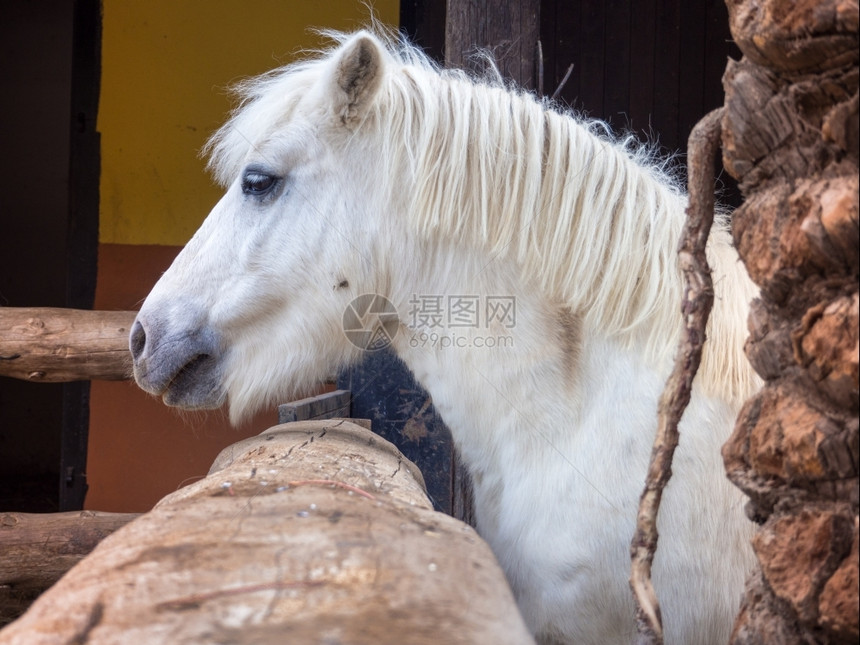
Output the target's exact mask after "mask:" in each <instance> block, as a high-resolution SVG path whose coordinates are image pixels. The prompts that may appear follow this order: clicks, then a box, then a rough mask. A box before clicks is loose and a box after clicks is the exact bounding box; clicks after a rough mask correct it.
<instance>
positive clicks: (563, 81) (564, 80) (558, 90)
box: [549, 63, 573, 101]
mask: <svg viewBox="0 0 860 645" xmlns="http://www.w3.org/2000/svg"><path fill="white" fill-rule="evenodd" d="M571 72H573V63H571V64H570V65H568V66H567V71H566V72H565V73H564V78H562V79H561V83H559V84H558V87H557V88H555V92H553V93H552V96H551V97H549V98H550V100H552V101H555V100H556V99H557V98H558V95H559V94H561V91H562V90H563V89H564V86H565V85H567V81H568V80H570V74H571Z"/></svg>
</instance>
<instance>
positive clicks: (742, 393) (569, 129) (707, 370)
mask: <svg viewBox="0 0 860 645" xmlns="http://www.w3.org/2000/svg"><path fill="white" fill-rule="evenodd" d="M327 34H328V35H329V36H331V37H332V38H333V39H334V40H335V41H336V43H342V42H344V41H346V40H347V39H348V38H350V37H351V36H352V34H340V33H334V32H327ZM380 40H382V41H383V42H384V46H385V48H386V50H387V52H388V60H387V61H386V65H385V75H384V78H383V80H382V85H381V88H380V91H379V93H378V95H377V97H376V99H375V102H374V104H373V106H372V108H371V110H370V112H369V114H368V115H367V117H366V118H365V120H364V122H363V123H362V124H361V126H360V127H359V128H358V129H357V132H356V135H357V136H356V137H354V139H353V141H354V144H355V145H363V146H366V145H371V146H374V147H375V148H376V150H375V154H374V157H375V158H377V159H378V160H379V162H380V163H384V164H387V167H388V169H387V170H385V169H382V170H380V171H379V175H380V177H382V178H387V180H388V181H389V185H387V186H384V187H383V190H385V191H386V192H385V193H384V194H387V195H394V194H397V193H398V192H401V193H402V192H403V191H404V186H410V188H409V189H408V190H410V191H411V195H412V203H411V207H410V208H409V217H410V220H411V223H412V224H413V225H414V229H415V231H416V234H420V235H424V236H428V237H432V238H447V239H449V240H456V241H457V243H458V244H466V245H470V246H472V247H474V248H481V249H483V250H485V251H488V252H489V253H491V254H492V255H493V256H494V257H496V256H497V257H500V258H507V259H511V260H513V261H515V262H516V263H518V265H519V266H520V267H521V269H522V272H523V275H524V276H527V279H528V280H529V281H531V282H532V283H533V284H535V285H536V286H537V288H539V289H541V290H542V291H543V292H544V293H545V294H546V296H547V297H548V298H550V299H552V300H553V301H556V302H559V303H560V304H562V305H564V306H567V307H569V308H570V310H571V311H573V312H574V313H575V314H576V315H577V316H578V317H579V318H580V319H581V320H582V321H583V323H584V324H585V325H586V326H588V327H590V328H592V329H599V330H601V332H603V333H605V334H607V335H611V336H614V337H616V338H618V339H619V340H620V342H623V343H624V344H625V345H627V346H632V345H633V344H634V343H635V344H637V345H639V346H642V347H644V348H645V352H646V354H647V355H648V356H649V357H650V358H651V359H652V360H654V361H657V362H658V363H659V364H661V365H666V364H668V362H669V361H671V359H672V358H673V355H674V352H675V348H676V346H677V343H678V339H679V337H680V331H681V326H682V319H681V315H680V302H681V297H682V292H683V281H682V277H681V273H680V270H679V268H678V263H677V259H676V255H677V253H676V249H677V244H678V240H679V237H680V233H681V229H682V227H683V223H684V217H685V207H686V203H687V200H686V196H685V194H684V192H683V190H682V189H681V188H680V187H679V186H678V184H677V183H676V182H675V181H674V180H673V178H672V177H671V176H670V175H669V174H668V173H667V172H666V171H665V168H664V167H663V166H662V165H660V164H659V163H655V159H654V155H653V154H652V152H651V151H650V150H649V149H648V148H647V147H644V146H642V145H640V144H638V143H636V142H635V141H634V139H633V138H632V137H627V138H625V139H622V140H616V139H613V138H612V137H611V136H610V135H609V133H608V129H607V128H606V126H605V125H604V124H603V123H601V122H598V121H586V120H584V119H581V118H579V117H577V116H575V115H573V114H570V113H566V112H560V111H558V110H557V109H556V107H554V106H552V105H550V104H549V103H548V102H547V101H545V100H540V99H537V98H536V97H535V96H534V95H532V94H530V93H528V92H525V91H522V90H517V89H514V88H512V87H508V86H506V85H504V84H503V83H502V82H501V81H500V80H495V81H494V80H492V79H491V80H486V79H476V78H474V77H472V76H470V75H468V74H466V73H465V72H463V71H460V70H440V69H438V67H437V66H436V65H435V64H434V63H433V62H432V61H431V60H430V59H428V58H427V57H426V56H425V55H424V54H423V53H422V52H421V51H420V50H418V49H417V48H415V47H413V46H411V45H409V44H406V43H403V42H394V40H393V39H391V38H386V37H380ZM335 49H336V47H335V48H332V49H331V50H328V51H324V52H319V53H318V56H317V57H316V58H314V59H312V60H309V61H305V62H301V63H296V64H293V65H289V66H287V67H285V68H282V69H280V70H275V71H274V72H271V73H269V74H267V75H264V76H262V77H259V78H257V79H254V80H251V81H248V82H246V83H243V84H241V85H240V86H239V87H238V88H237V89H238V94H239V96H240V97H241V99H242V102H241V105H240V107H239V108H238V109H237V110H236V111H235V112H234V114H233V116H232V118H231V119H230V120H229V121H228V123H227V124H226V125H225V126H224V127H223V128H221V130H219V131H218V132H217V133H216V134H215V135H214V136H213V138H212V139H211V140H210V142H209V143H208V144H207V147H206V149H205V150H206V152H208V153H209V154H210V162H209V164H210V168H211V169H212V170H213V172H214V174H215V176H216V177H217V179H218V180H219V181H220V182H221V183H223V184H229V183H230V182H232V181H233V180H234V179H235V177H236V176H237V174H238V172H239V170H240V166H241V163H242V161H243V159H244V158H245V155H246V154H247V152H248V150H249V149H250V148H251V147H254V146H256V145H257V144H258V143H259V142H260V141H262V140H263V138H264V137H265V136H267V134H268V133H270V132H271V129H272V125H273V124H275V123H278V122H284V121H285V120H286V119H287V118H288V117H289V114H290V113H291V112H292V110H293V109H294V108H295V106H296V105H297V104H298V102H299V101H300V99H301V97H302V96H304V95H306V94H307V93H308V91H309V90H310V89H311V88H312V87H313V85H314V84H315V83H316V82H317V81H318V80H319V79H320V78H321V77H322V76H323V75H325V74H327V73H329V72H328V69H329V68H328V63H329V58H330V57H331V55H332V53H333V52H334V50H335ZM359 135H364V136H359ZM376 152H378V154H376ZM404 171H405V172H406V173H408V174H407V176H406V177H404V174H403V173H404ZM383 180H384V179H383ZM709 260H710V262H711V265H712V269H713V270H714V275H715V282H716V295H717V299H718V303H717V305H716V306H715V309H714V313H713V314H712V319H711V322H710V325H709V338H710V342H709V343H708V344H707V345H706V349H705V355H704V359H703V365H702V369H701V371H700V372H701V376H700V379H699V381H700V383H701V384H702V385H703V386H704V387H705V388H707V389H709V390H714V389H716V390H719V391H720V392H721V393H722V394H723V396H727V397H728V398H730V399H731V400H733V401H735V402H739V401H741V400H743V399H744V398H746V397H747V396H748V395H749V394H750V393H751V392H752V391H753V389H754V387H755V386H756V377H755V376H754V374H753V372H752V370H751V368H750V367H749V364H748V362H747V361H746V359H745V357H744V355H743V351H742V347H743V339H744V337H745V334H746V325H745V306H746V303H748V302H749V300H750V299H751V298H752V297H753V296H754V294H755V288H754V287H753V285H752V284H751V282H750V281H749V279H748V278H747V277H746V274H745V273H744V271H743V267H742V266H741V265H740V264H739V263H738V262H737V260H736V256H735V255H734V253H733V251H731V249H730V243H729V236H728V233H727V231H726V227H725V224H724V223H723V222H722V221H720V222H717V223H716V225H715V227H714V232H713V233H712V242H711V245H710V253H709ZM732 303H737V304H736V305H735V306H732Z"/></svg>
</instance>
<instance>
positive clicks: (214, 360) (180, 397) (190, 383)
mask: <svg viewBox="0 0 860 645" xmlns="http://www.w3.org/2000/svg"><path fill="white" fill-rule="evenodd" d="M129 349H130V350H131V355H132V358H133V359H134V379H135V381H137V384H138V385H139V386H140V387H141V388H142V389H143V390H145V391H146V392H149V393H150V394H154V395H156V396H160V397H162V400H163V401H164V402H165V403H166V404H167V405H170V406H175V407H179V408H184V409H186V410H199V409H211V408H217V407H220V406H221V405H222V404H223V403H224V400H225V399H226V393H225V392H224V389H223V385H222V384H223V374H222V361H221V360H220V359H221V349H220V343H219V342H218V338H217V335H216V334H215V332H213V331H212V330H210V329H207V328H205V327H198V328H192V329H179V330H171V329H170V327H169V325H167V324H166V323H165V322H164V321H162V320H160V319H158V318H152V317H147V316H146V315H144V314H142V313H141V314H138V317H137V319H136V320H135V321H134V325H133V326H132V328H131V335H130V336H129Z"/></svg>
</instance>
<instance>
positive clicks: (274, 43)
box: [98, 0, 399, 245]
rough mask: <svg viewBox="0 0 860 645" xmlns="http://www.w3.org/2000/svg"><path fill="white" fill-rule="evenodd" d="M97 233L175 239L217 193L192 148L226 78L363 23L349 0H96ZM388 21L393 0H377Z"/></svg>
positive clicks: (125, 239)
mask: <svg viewBox="0 0 860 645" xmlns="http://www.w3.org/2000/svg"><path fill="white" fill-rule="evenodd" d="M103 7H104V21H103V39H102V80H101V99H100V104H99V123H98V129H99V131H100V132H101V135H102V151H101V152H102V175H101V216H100V230H99V240H100V242H102V243H106V244H159V245H182V244H185V242H187V241H188V239H189V238H190V237H191V235H192V234H193V233H194V231H195V230H196V229H197V227H198V226H199V225H200V223H201V222H202V221H203V218H204V217H205V216H206V214H207V213H208V212H209V210H210V209H211V208H212V206H213V205H214V204H215V202H216V201H217V200H218V198H219V196H220V190H219V189H218V188H217V187H216V186H214V184H213V183H212V182H211V181H210V179H209V177H208V175H207V174H206V173H205V171H204V163H203V162H202V161H201V160H200V159H199V158H198V156H197V154H198V151H199V150H200V148H201V147H202V145H203V143H204V142H205V141H206V138H207V137H208V136H209V135H210V134H211V133H212V132H213V130H215V129H216V128H217V127H218V126H219V125H220V124H221V123H222V122H223V121H224V118H225V116H226V113H227V111H228V110H229V108H230V97H229V96H228V95H227V94H226V93H225V89H226V88H227V87H228V86H229V85H230V84H232V83H233V82H235V81H237V80H239V79H240V78H244V77H247V76H252V75H256V74H259V73H261V72H264V71H267V70H269V69H272V68H273V67H276V66H278V65H282V64H286V63H288V62H290V61H292V60H294V57H293V54H294V53H295V52H297V51H298V50H299V49H301V48H308V47H318V46H319V45H320V44H321V41H320V39H319V37H318V36H316V35H315V34H313V33H310V31H309V28H311V27H328V28H335V29H343V30H352V29H355V28H358V27H361V26H363V25H365V24H367V22H368V18H369V12H368V9H367V8H366V6H365V5H364V4H363V3H362V2H359V1H358V0H325V1H324V2H308V1H307V0H253V1H251V2H249V1H248V0H104V4H103ZM373 11H374V14H375V16H376V18H377V19H378V20H380V21H381V22H383V23H386V24H389V25H397V23H398V18H399V2H397V0H376V1H375V2H374V3H373Z"/></svg>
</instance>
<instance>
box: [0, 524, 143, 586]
mask: <svg viewBox="0 0 860 645" xmlns="http://www.w3.org/2000/svg"><path fill="white" fill-rule="evenodd" d="M139 515H140V514H139V513H101V512H95V511H72V512H69V513H0V586H8V587H15V588H19V589H24V588H26V589H31V588H35V589H41V590H44V589H47V588H48V587H50V586H51V585H52V584H54V583H55V582H56V581H57V580H59V579H60V578H61V577H62V575H63V574H64V573H66V571H68V570H69V569H71V568H72V567H73V566H74V565H75V564H77V563H78V562H80V561H81V560H83V559H84V557H85V556H86V555H87V554H89V552H90V551H92V550H93V549H94V548H95V546H96V545H97V544H98V543H99V542H101V541H102V540H103V539H104V538H106V537H107V536H108V535H110V534H111V533H113V532H114V531H116V530H117V529H118V528H120V527H123V526H125V525H126V524H128V523H129V522H130V521H131V520H133V519H134V518H136V517H138V516H139Z"/></svg>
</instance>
